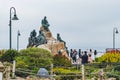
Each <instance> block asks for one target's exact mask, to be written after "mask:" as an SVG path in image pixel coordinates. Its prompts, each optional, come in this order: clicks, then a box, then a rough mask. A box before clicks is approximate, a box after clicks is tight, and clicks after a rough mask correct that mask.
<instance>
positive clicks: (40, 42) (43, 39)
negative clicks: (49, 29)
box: [37, 31, 47, 45]
mask: <svg viewBox="0 0 120 80" xmlns="http://www.w3.org/2000/svg"><path fill="white" fill-rule="evenodd" d="M37 40H38V45H40V44H44V43H46V42H47V40H46V38H45V36H44V34H43V32H42V31H39V35H38V36H37Z"/></svg>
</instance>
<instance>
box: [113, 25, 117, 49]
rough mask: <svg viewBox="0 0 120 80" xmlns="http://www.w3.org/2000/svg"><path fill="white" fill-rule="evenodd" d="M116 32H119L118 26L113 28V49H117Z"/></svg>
mask: <svg viewBox="0 0 120 80" xmlns="http://www.w3.org/2000/svg"><path fill="white" fill-rule="evenodd" d="M115 33H116V34H118V29H117V28H116V27H115V28H113V49H115Z"/></svg>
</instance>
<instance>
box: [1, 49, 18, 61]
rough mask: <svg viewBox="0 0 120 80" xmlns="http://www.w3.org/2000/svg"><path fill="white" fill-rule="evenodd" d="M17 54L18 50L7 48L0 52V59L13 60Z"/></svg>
mask: <svg viewBox="0 0 120 80" xmlns="http://www.w3.org/2000/svg"><path fill="white" fill-rule="evenodd" d="M17 56H18V51H16V50H7V51H4V53H2V55H1V61H2V62H6V61H7V62H12V61H13V60H15V57H17Z"/></svg>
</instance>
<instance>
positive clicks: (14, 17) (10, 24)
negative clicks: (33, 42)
mask: <svg viewBox="0 0 120 80" xmlns="http://www.w3.org/2000/svg"><path fill="white" fill-rule="evenodd" d="M12 9H13V11H14V16H13V18H12V17H11V16H12ZM12 20H18V18H17V15H16V10H15V8H14V7H11V8H10V21H9V27H10V50H11V48H12V34H11V26H12Z"/></svg>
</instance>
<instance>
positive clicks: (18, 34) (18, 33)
mask: <svg viewBox="0 0 120 80" xmlns="http://www.w3.org/2000/svg"><path fill="white" fill-rule="evenodd" d="M19 36H20V31H19V30H18V32H17V51H18V50H19Z"/></svg>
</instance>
